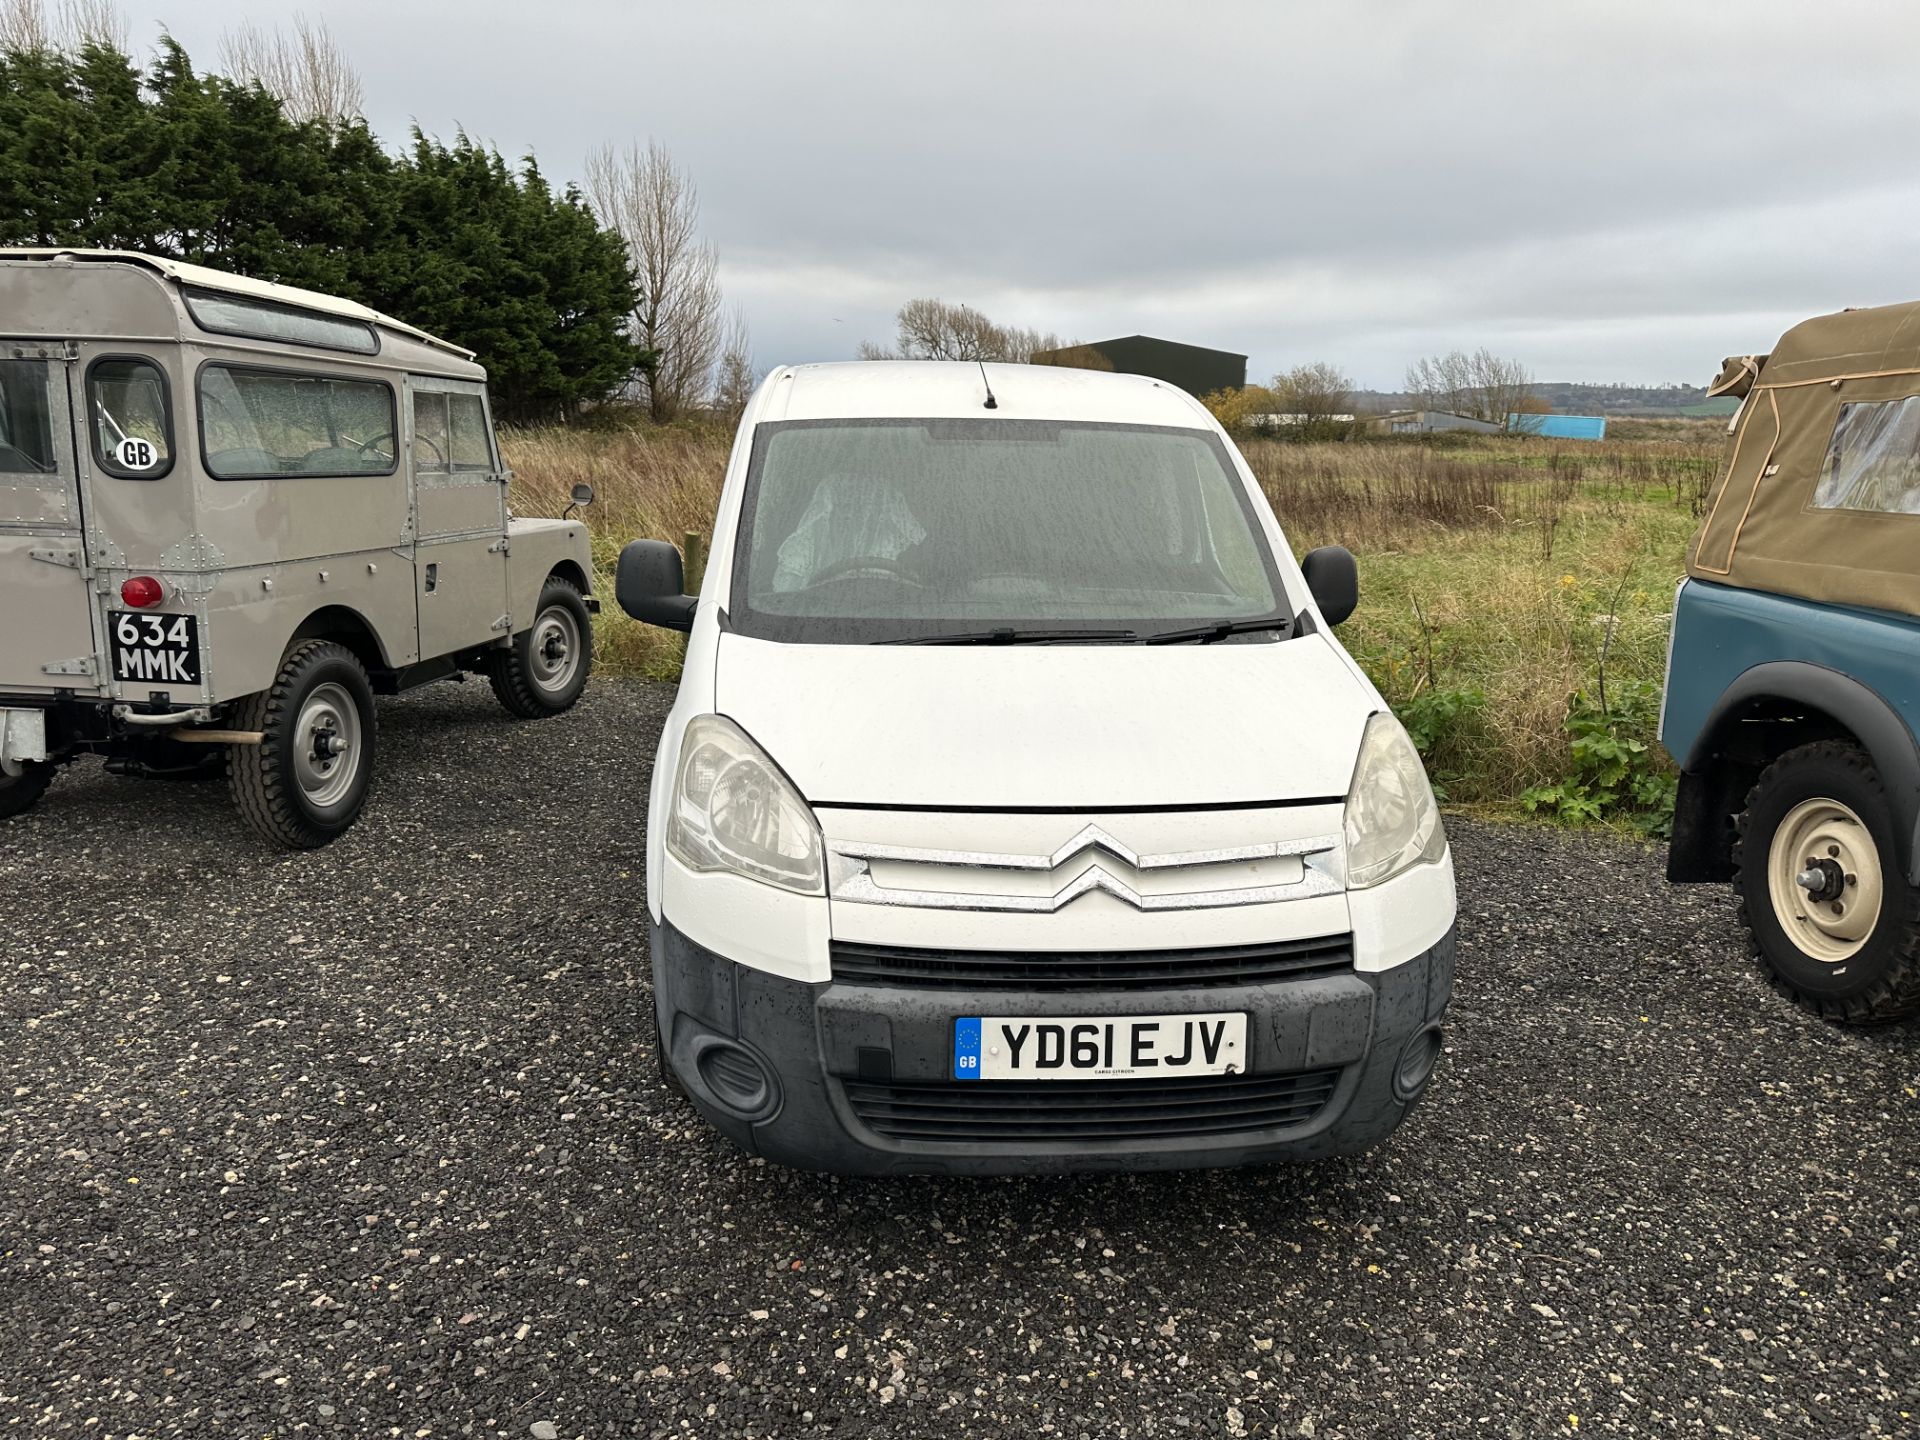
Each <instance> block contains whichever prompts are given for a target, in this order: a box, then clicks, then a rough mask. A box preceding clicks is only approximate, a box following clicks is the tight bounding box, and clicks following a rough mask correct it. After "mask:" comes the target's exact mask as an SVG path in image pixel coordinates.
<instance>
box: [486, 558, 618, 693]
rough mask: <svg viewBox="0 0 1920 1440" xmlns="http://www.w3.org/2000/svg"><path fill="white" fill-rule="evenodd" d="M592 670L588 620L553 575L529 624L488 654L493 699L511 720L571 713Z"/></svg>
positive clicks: (575, 595)
mask: <svg viewBox="0 0 1920 1440" xmlns="http://www.w3.org/2000/svg"><path fill="white" fill-rule="evenodd" d="M592 668H593V620H592V617H591V616H590V615H588V613H587V602H586V601H585V600H583V599H581V598H580V592H579V591H578V590H576V589H575V588H574V587H573V586H572V585H570V584H569V583H567V582H566V581H565V580H562V579H560V578H559V577H558V576H557V575H553V576H548V577H547V583H546V584H545V585H543V586H541V587H540V603H539V604H538V605H537V606H536V607H535V608H534V614H533V624H531V625H529V626H528V627H527V628H526V629H525V630H522V631H521V632H520V633H519V634H518V635H516V636H514V637H513V643H512V644H510V645H506V646H504V647H502V648H501V649H498V650H492V651H489V652H488V653H487V678H488V679H489V680H490V681H492V682H493V693H494V694H495V695H497V696H498V697H499V699H500V703H501V704H502V705H504V706H506V707H507V709H508V711H510V712H511V713H512V714H515V715H518V716H519V717H520V718H521V719H523V720H539V719H542V718H544V717H545V716H548V715H558V714H559V713H560V712H561V711H562V710H568V709H571V708H572V707H573V702H574V701H576V700H578V699H579V698H580V692H581V691H582V690H584V689H586V688H587V673H588V671H590V670H591V669H592Z"/></svg>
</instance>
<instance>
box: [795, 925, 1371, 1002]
mask: <svg viewBox="0 0 1920 1440" xmlns="http://www.w3.org/2000/svg"><path fill="white" fill-rule="evenodd" d="M832 959H833V978H834V979H835V980H836V981H837V982H839V983H840V984H843V985H896V986H903V987H907V988H913V989H922V990H1150V989H1151V990H1164V989H1168V988H1203V987H1207V986H1216V985H1269V984H1272V983H1274V982H1276V981H1281V980H1312V979H1319V978H1322V977H1324V976H1328V975H1345V974H1348V973H1349V972H1351V971H1352V969H1353V937H1352V936H1351V935H1330V936H1322V937H1319V938H1316V939H1312V940H1278V941H1273V942H1270V943H1268V944H1264V945H1226V946H1215V947H1212V948H1210V949H1205V950H1114V951H1064V952H1058V953H1056V952H1051V951H1004V950H922V949H915V948H911V947H908V946H899V945H854V944H849V943H847V942H845V941H838V940H836V941H834V942H833V945H832Z"/></svg>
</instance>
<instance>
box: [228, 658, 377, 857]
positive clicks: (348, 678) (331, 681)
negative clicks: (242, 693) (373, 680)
mask: <svg viewBox="0 0 1920 1440" xmlns="http://www.w3.org/2000/svg"><path fill="white" fill-rule="evenodd" d="M232 723H233V728H235V729H236V730H258V731H259V732H260V734H261V741H260V743H259V744H258V745H234V746H232V747H230V753H229V755H228V765H227V775H228V780H229V782H230V785H231V788H232V791H233V802H234V804H235V805H236V806H237V807H238V808H239V811H240V815H241V818H242V819H243V820H245V821H246V823H247V825H248V827H249V828H250V829H252V830H253V831H254V833H255V834H257V835H259V836H260V837H261V839H263V840H265V841H267V842H268V843H269V844H273V845H280V846H284V847H286V848H287V849H290V850H313V849H317V848H318V847H320V846H322V845H325V844H326V843H327V842H328V841H329V840H332V839H333V838H334V837H335V836H337V835H339V834H340V833H341V832H342V831H343V830H345V829H346V828H347V827H348V826H349V825H351V824H353V822H354V821H355V820H356V819H357V818H358V817H359V815H360V810H361V807H362V806H364V805H365V804H366V801H367V790H368V787H369V786H370V785H371V784H372V782H373V755H374V709H373V687H372V686H371V685H369V684H368V683H367V672H366V671H365V670H364V669H362V668H361V665H360V662H359V661H358V660H357V659H355V658H354V656H353V653H352V652H351V651H349V650H348V649H347V648H346V647H345V646H342V645H336V644H335V643H334V642H332V641H331V640H303V641H301V642H300V643H299V644H297V645H295V646H293V648H291V649H290V650H288V651H287V653H286V655H285V656H284V657H283V658H282V659H281V661H280V673H279V674H278V675H277V676H275V677H274V682H273V684H272V686H271V687H269V688H268V689H266V690H264V691H262V692H261V693H260V694H258V695H250V696H248V697H247V698H246V699H245V700H242V701H241V702H240V703H239V704H238V705H237V706H235V707H234V712H233V721H232Z"/></svg>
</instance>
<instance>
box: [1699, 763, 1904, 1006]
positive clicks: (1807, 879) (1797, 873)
mask: <svg viewBox="0 0 1920 1440" xmlns="http://www.w3.org/2000/svg"><path fill="white" fill-rule="evenodd" d="M1738 829H1739V833H1738V836H1737V838H1736V839H1735V842H1734V864H1735V866H1736V867H1737V868H1736V871H1735V878H1734V885H1735V889H1736V890H1737V892H1738V894H1739V898H1740V912H1741V918H1742V919H1743V920H1744V921H1745V922H1746V925H1747V928H1748V930H1749V931H1750V932H1751V933H1752V935H1753V940H1754V945H1755V948H1756V950H1757V951H1758V957H1759V960H1760V964H1761V967H1762V968H1763V969H1764V970H1765V971H1766V973H1767V976H1768V978H1769V979H1770V980H1771V982H1772V983H1773V986H1774V988H1775V989H1777V990H1779V991H1780V992H1781V993H1783V994H1785V995H1787V996H1788V997H1790V998H1791V999H1793V1000H1794V1001H1796V1002H1798V1003H1799V1004H1800V1005H1803V1006H1805V1007H1806V1008H1807V1009H1809V1010H1811V1011H1813V1012H1814V1013H1815V1014H1817V1015H1821V1016H1823V1017H1825V1018H1826V1019H1828V1020H1835V1021H1840V1022H1842V1023H1845V1024H1850V1025H1870V1024H1875V1023H1877V1022H1881V1021H1886V1020H1896V1019H1899V1018H1901V1017H1902V1016H1905V1015H1911V1014H1913V1013H1915V1012H1916V1011H1920V891H1916V890H1915V889H1914V887H1912V886H1911V885H1909V884H1908V883H1907V878H1906V876H1905V875H1904V874H1903V873H1902V872H1901V869H1900V867H1899V865H1898V864H1897V863H1896V862H1895V858H1894V857H1895V856H1896V854H1897V853H1898V850H1897V847H1896V845H1895V842H1894V820H1893V807H1892V806H1891V805H1890V804H1889V803H1888V802H1887V792H1886V787H1885V786H1884V785H1883V784H1882V783H1881V781H1880V777H1879V775H1878V774H1876V773H1875V771H1874V768H1873V763H1872V761H1870V760H1869V759H1868V758H1867V756H1866V755H1865V754H1864V753H1862V752H1861V751H1860V750H1858V749H1856V748H1855V747H1854V746H1852V745H1850V744H1847V743H1844V742H1842V741H1832V740H1829V741H1822V742H1820V743H1818V744H1814V745H1803V746H1801V747H1800V748H1799V749H1797V750H1790V751H1788V752H1787V753H1786V754H1785V755H1783V756H1781V757H1780V758H1779V759H1778V760H1776V761H1774V762H1773V764H1771V765H1769V766H1768V767H1767V768H1766V770H1765V771H1763V772H1762V773H1761V776H1760V779H1759V781H1758V782H1757V783H1756V784H1755V785H1754V787H1753V790H1752V791H1751V793H1749V795H1748V796H1747V808H1746V811H1745V812H1744V813H1743V814H1742V815H1741V816H1740V818H1739V821H1738Z"/></svg>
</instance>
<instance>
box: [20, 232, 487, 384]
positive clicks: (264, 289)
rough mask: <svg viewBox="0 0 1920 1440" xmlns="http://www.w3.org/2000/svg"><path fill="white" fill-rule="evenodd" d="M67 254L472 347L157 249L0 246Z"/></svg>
mask: <svg viewBox="0 0 1920 1440" xmlns="http://www.w3.org/2000/svg"><path fill="white" fill-rule="evenodd" d="M62 255H65V256H70V257H71V258H73V259H75V260H93V261H104V262H108V263H119V264H124V265H138V266H142V267H143V268H145V269H148V270H152V271H154V272H156V273H158V274H160V275H164V276H166V277H167V278H168V279H169V280H172V281H174V282H175V283H176V284H180V285H190V286H193V287H195V288H197V289H201V290H217V291H222V292H224V293H226V294H229V295H244V296H247V297H249V298H251V299H255V300H271V301H274V302H276V303H277V304H281V305H290V306H293V307H295V308H297V309H301V310H313V311H317V312H318V313H320V314H322V315H338V316H341V317H342V318H344V319H348V320H359V321H362V322H364V323H366V324H368V325H377V326H379V327H380V328H381V329H384V330H391V331H394V332H395V333H397V334H401V335H408V336H411V337H412V338H413V339H415V340H419V341H421V342H423V343H425V344H428V345H431V346H433V347H434V348H435V349H439V350H445V351H447V352H448V353H449V354H452V355H458V356H460V357H461V358H462V359H464V360H471V359H473V351H471V350H468V349H465V348H464V347H462V346H459V345H455V344H453V343H451V342H450V341H446V340H442V339H440V338H439V337H438V336H437V335H429V334H428V333H427V332H426V331H424V330H422V329H419V328H418V327H417V326H413V325H409V324H407V323H406V322H405V321H404V320H396V319H394V318H393V317H392V316H391V315H383V314H381V313H380V312H379V311H378V310H374V309H371V308H369V307H368V306H365V305H362V304H360V303H359V302H358V301H354V300H344V299H342V298H341V297H340V296H338V295H325V294H322V293H321V292H320V291H318V290H302V289H300V288H299V287H298V286H296V285H275V284H273V283H271V282H270V281H266V280H253V279H250V278H248V277H247V276H245V275H231V274H228V273H227V272H226V271H224V270H213V269H209V268H208V267H207V266H205V265H190V264H188V263H187V262H186V261H184V260H169V259H167V258H165V257H164V256H160V255H147V254H144V253H142V252H141V251H138V250H80V249H73V248H70V247H69V248H55V249H36V248H32V247H20V246H8V247H4V248H0V260H52V259H56V258H58V257H59V256H62Z"/></svg>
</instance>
